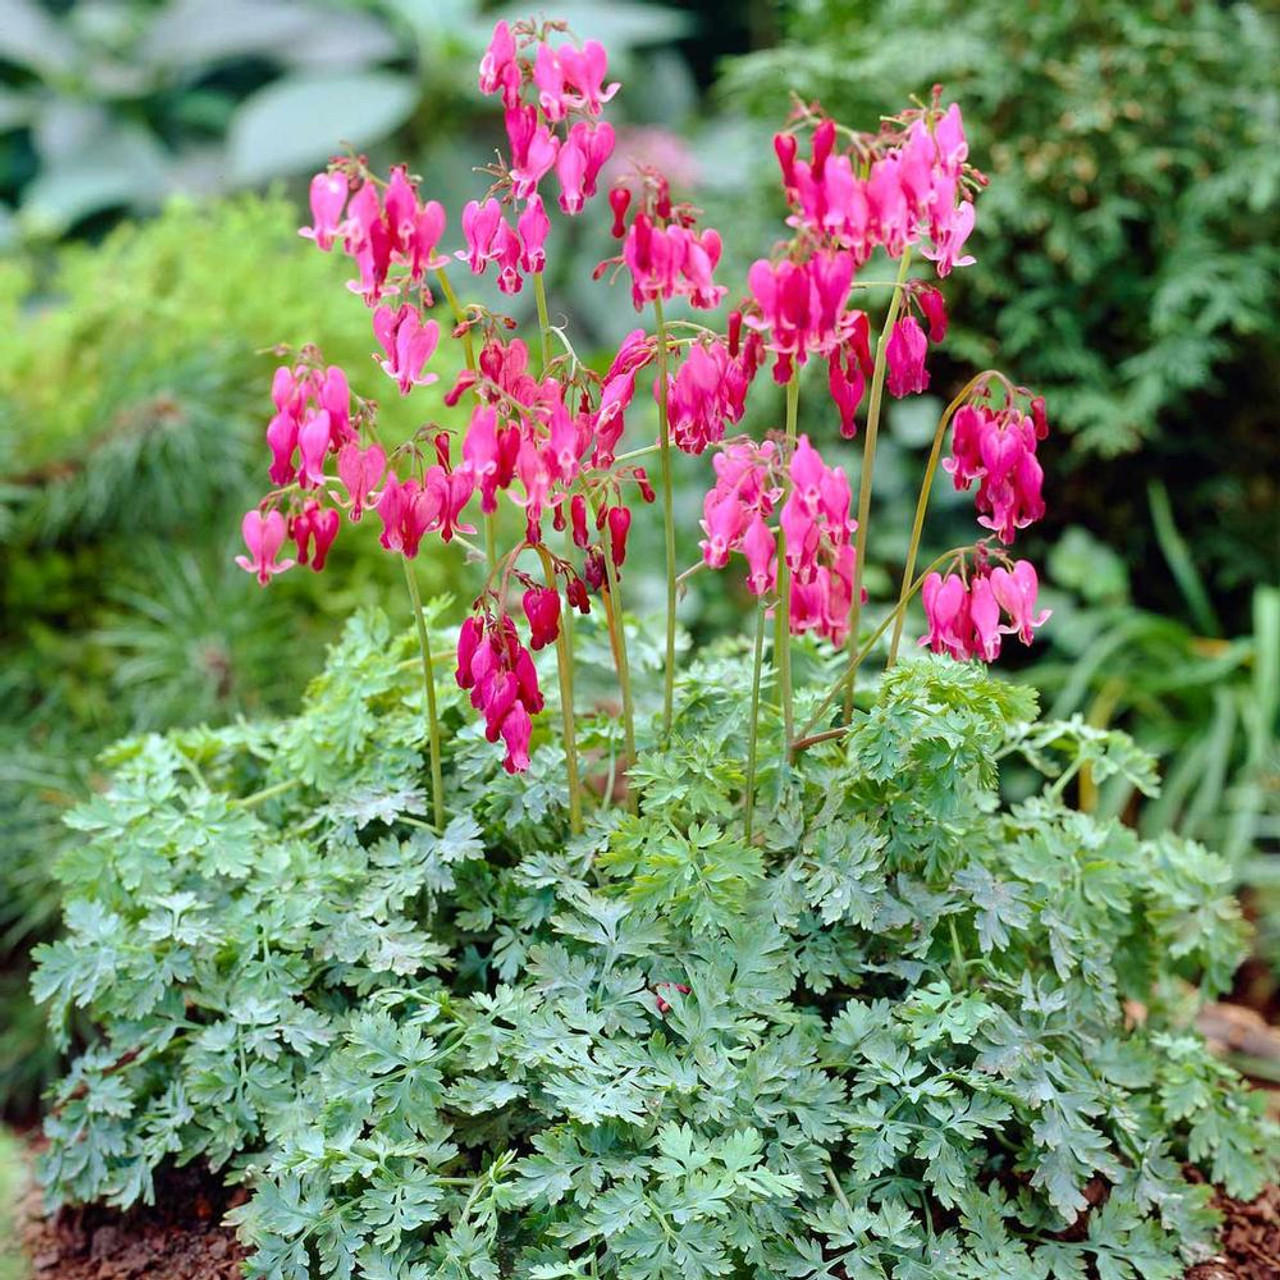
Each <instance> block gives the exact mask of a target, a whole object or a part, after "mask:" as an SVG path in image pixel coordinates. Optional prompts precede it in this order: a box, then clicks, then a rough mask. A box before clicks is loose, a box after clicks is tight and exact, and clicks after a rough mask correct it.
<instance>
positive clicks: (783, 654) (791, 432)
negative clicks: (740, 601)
mask: <svg viewBox="0 0 1280 1280" xmlns="http://www.w3.org/2000/svg"><path fill="white" fill-rule="evenodd" d="M799 416H800V366H799V365H796V366H795V367H794V368H793V369H792V371H791V379H790V381H789V382H788V383H787V452H786V459H787V470H786V472H785V473H784V479H783V490H782V502H783V505H785V504H786V501H787V497H788V495H789V494H790V492H791V458H792V456H793V455H794V453H795V446H796V424H797V422H798V420H799ZM774 620H775V623H776V630H775V644H776V647H777V664H778V688H779V691H780V696H781V698H782V758H783V763H784V764H786V763H789V762H790V759H791V739H792V738H793V737H794V736H795V727H796V726H795V705H794V703H795V699H794V694H793V692H792V687H791V568H790V566H789V565H788V564H787V540H786V535H785V534H784V533H783V532H782V530H781V529H779V530H778V608H777V613H776V615H775V619H774Z"/></svg>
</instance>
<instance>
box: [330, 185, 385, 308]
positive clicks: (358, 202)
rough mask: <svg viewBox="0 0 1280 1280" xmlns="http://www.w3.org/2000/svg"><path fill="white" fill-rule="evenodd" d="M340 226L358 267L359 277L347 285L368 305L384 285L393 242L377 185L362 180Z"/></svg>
mask: <svg viewBox="0 0 1280 1280" xmlns="http://www.w3.org/2000/svg"><path fill="white" fill-rule="evenodd" d="M342 230H343V247H344V248H345V249H346V251H347V253H348V254H349V255H350V256H351V257H353V258H354V259H355V260H356V266H357V267H358V269H359V271H360V279H359V280H358V281H353V282H352V283H351V285H350V286H349V288H351V289H352V290H353V291H354V292H356V293H359V294H361V295H362V296H363V297H364V300H365V302H366V303H367V304H368V305H369V306H371V307H372V306H375V305H376V304H377V302H378V300H379V299H380V298H381V296H382V293H383V289H384V288H385V286H386V282H387V271H388V269H389V268H390V266H391V251H392V243H391V232H390V230H389V229H388V227H387V224H386V221H385V219H384V218H383V216H382V203H381V201H380V200H379V197H378V189H377V187H376V186H374V184H373V183H372V182H366V183H364V185H363V186H361V188H360V189H359V190H358V191H357V192H356V193H355V195H353V196H352V197H351V203H350V204H349V205H348V206H347V219H346V221H345V222H344V223H343V225H342Z"/></svg>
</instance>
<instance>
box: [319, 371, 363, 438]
mask: <svg viewBox="0 0 1280 1280" xmlns="http://www.w3.org/2000/svg"><path fill="white" fill-rule="evenodd" d="M318 398H319V401H320V407H321V408H322V409H324V411H325V412H326V413H327V414H328V415H329V432H330V435H331V437H332V444H333V447H334V448H335V449H336V448H338V446H339V445H343V444H346V442H347V441H348V440H354V439H355V438H356V433H355V431H354V430H353V428H352V426H351V388H350V385H349V384H348V382H347V375H346V373H345V372H344V371H343V369H341V368H340V367H339V366H338V365H336V364H331V365H330V366H329V367H328V368H327V369H326V370H325V371H324V381H323V382H322V383H321V384H320V394H319V397H318Z"/></svg>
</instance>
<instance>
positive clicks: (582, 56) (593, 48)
mask: <svg viewBox="0 0 1280 1280" xmlns="http://www.w3.org/2000/svg"><path fill="white" fill-rule="evenodd" d="M556 60H557V62H558V64H559V70H560V75H561V77H562V78H563V81H564V82H566V84H567V87H569V88H571V89H573V90H576V93H573V94H569V93H565V92H564V90H563V89H562V90H561V95H562V100H563V101H565V102H566V103H568V104H569V105H572V106H574V107H577V108H578V109H579V110H582V111H585V112H586V113H587V114H588V115H592V116H596V115H599V114H600V112H601V110H602V108H603V105H604V104H605V103H606V102H608V101H609V100H610V99H611V98H612V97H613V95H614V94H615V93H617V92H618V89H619V88H620V87H621V86H620V85H618V84H617V83H616V82H615V83H614V84H611V85H609V86H608V88H605V84H604V78H605V75H606V74H607V72H608V70H609V55H608V54H607V53H606V52H605V48H604V46H603V45H602V44H601V43H600V42H599V41H598V40H588V41H586V42H585V43H584V44H583V46H582V49H581V51H579V50H577V49H575V48H574V47H573V46H572V45H564V46H563V47H561V48H560V49H558V50H557V51H556Z"/></svg>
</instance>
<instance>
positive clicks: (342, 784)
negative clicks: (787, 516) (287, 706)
mask: <svg viewBox="0 0 1280 1280" xmlns="http://www.w3.org/2000/svg"><path fill="white" fill-rule="evenodd" d="M449 639H450V637H449V636H447V635H444V634H437V635H436V636H435V641H436V644H437V645H438V646H439V647H440V648H444V647H445V646H446V644H447V643H448V641H449ZM633 642H634V643H635V644H636V646H637V649H638V650H639V649H640V647H641V646H640V645H639V637H633ZM580 644H581V645H582V646H583V648H584V650H585V651H588V652H590V651H591V650H592V649H593V647H594V648H597V649H598V648H600V647H603V644H604V640H603V636H602V635H597V634H595V633H593V632H591V631H590V630H589V629H587V630H586V631H585V633H584V634H583V635H581V636H580ZM605 661H607V659H605ZM810 661H811V662H816V661H817V660H816V658H813V657H812V656H811V658H810ZM416 666H417V664H416V662H415V661H414V659H413V658H412V638H411V637H410V636H403V637H396V636H394V635H393V634H392V633H391V632H390V630H389V627H388V624H387V623H386V621H385V620H384V619H382V618H381V617H380V616H373V615H370V616H364V617H361V618H358V619H356V620H355V621H353V623H352V624H351V625H350V626H349V628H348V632H347V635H346V638H345V639H344V641H343V643H342V644H341V645H340V646H339V647H337V648H336V649H335V650H334V652H333V653H332V654H331V657H330V662H329V665H328V669H327V671H326V672H325V674H324V675H322V676H321V677H319V678H318V679H317V680H316V681H315V682H314V683H313V685H312V687H311V689H310V692H309V694H308V696H307V699H306V703H305V706H304V708H303V710H302V712H301V714H300V715H298V716H297V717H296V718H294V719H291V720H286V721H283V722H280V723H278V724H274V725H238V726H235V727H231V728H227V729H221V730H213V731H210V730H199V731H181V732H175V733H171V734H169V735H167V736H165V737H150V738H145V739H139V740H135V741H133V742H130V743H126V744H123V745H122V746H120V747H118V748H116V749H115V750H114V752H113V753H112V758H111V761H110V763H111V765H112V766H113V768H114V779H113V782H112V784H111V786H110V788H109V790H107V791H106V793H105V794H103V795H102V796H101V797H99V798H97V799H95V800H93V801H92V802H90V803H89V804H87V805H85V806H83V807H81V808H80V809H79V810H78V811H77V812H76V814H75V815H74V818H73V822H74V825H75V827H76V828H77V829H78V830H79V831H81V832H83V833H84V837H85V842H84V844H83V845H82V846H81V847H79V848H76V849H74V850H72V851H70V852H69V853H68V854H67V855H65V857H64V858H63V861H62V863H61V866H60V868H59V873H58V874H59V878H60V880H61V881H62V883H63V886H64V888H65V891H66V894H67V899H68V902H67V924H68V937H67V938H66V939H65V940H64V941H60V942H57V943H55V944H53V945H51V946H48V947H46V948H44V949H43V950H42V953H41V956H40V961H41V963H40V969H39V972H38V976H37V989H38V994H39V995H40V997H41V998H42V999H44V1000H46V1001H48V1003H49V1009H50V1016H51V1020H52V1022H53V1024H54V1025H55V1026H56V1027H63V1026H65V1023H66V1019H67V1017H68V1015H69V1013H70V1012H71V1010H73V1009H80V1010H83V1011H84V1012H85V1013H87V1014H88V1016H89V1017H90V1018H91V1019H92V1021H93V1023H94V1024H95V1026H96V1027H97V1028H98V1029H99V1030H98V1034H97V1035H96V1036H95V1038H94V1040H93V1042H92V1043H90V1044H89V1045H88V1046H87V1047H86V1048H85V1049H84V1051H83V1052H82V1053H81V1054H80V1056H79V1057H78V1058H77V1059H76V1061H75V1063H74V1065H73V1066H72V1068H71V1070H70V1072H69V1073H68V1075H67V1076H66V1078H65V1079H64V1081H63V1082H62V1084H61V1085H60V1086H59V1088H58V1091H57V1096H56V1099H55V1100H54V1107H53V1111H52V1115H51V1118H50V1120H49V1122H48V1133H49V1136H50V1138H51V1140H52V1145H51V1147H50V1150H49V1152H48V1154H47V1156H46V1157H45V1160H44V1174H45V1176H46V1178H47V1179H48V1180H49V1182H50V1184H51V1187H52V1190H53V1193H54V1195H55V1196H57V1197H61V1198H66V1199H71V1200H84V1199H89V1198H98V1197H105V1198H106V1199H108V1200H109V1201H111V1202H113V1203H116V1204H120V1205H127V1204H130V1203H133V1202H135V1201H137V1200H139V1199H144V1198H146V1197H147V1196H148V1195H149V1194H150V1193H151V1189H152V1177H153V1172H154V1171H155V1169H156V1168H157V1167H158V1166H159V1165H160V1164H161V1163H162V1162H164V1161H166V1160H168V1159H172V1158H176V1159H177V1160H178V1161H179V1162H186V1161H191V1160H194V1159H201V1160H205V1161H208V1162H209V1163H210V1164H212V1165H213V1166H215V1167H219V1168H221V1167H225V1168H226V1169H227V1170H228V1171H229V1173H230V1175H231V1176H233V1177H236V1178H242V1179H245V1180H246V1181H247V1182H248V1184H249V1187H250V1188H251V1190H252V1198H251V1200H250V1201H249V1203H248V1204H247V1205H246V1206H245V1207H244V1208H243V1209H241V1210H239V1211H238V1218H239V1222H240V1224H241V1227H242V1232H243V1234H244V1236H245V1238H246V1239H247V1241H248V1242H250V1243H251V1245H252V1246H253V1247H254V1248H255V1249H256V1253H255V1254H254V1258H253V1262H252V1266H251V1272H252V1274H255V1275H260V1276H272V1277H288V1278H289V1280H303V1278H304V1277H307V1276H309V1275H313V1274H321V1275H326V1276H328V1275H335V1276H348V1275H359V1276H363V1277H391V1276H399V1277H407V1276H422V1277H426V1276H429V1275H430V1276H435V1275H439V1276H457V1277H464V1276H493V1277H497V1276H508V1275H510V1276H523V1277H530V1278H533V1277H539V1278H541V1280H550V1278H551V1277H556V1276H573V1275H581V1276H586V1275H592V1276H596V1275H600V1276H615V1275H616V1276H622V1277H635V1278H637V1280H638V1278H641V1277H660V1276H671V1275H674V1274H677V1273H680V1274H682V1275H684V1276H687V1277H690V1278H694V1277H702V1276H719V1275H742V1276H745V1275H793V1276H802V1277H803V1276H814V1277H817V1276H823V1277H834V1276H842V1275H843V1276H895V1277H901V1278H904V1280H905V1278H911V1280H923V1278H924V1277H936V1278H937V1280H943V1278H944V1277H945V1280H956V1278H957V1277H967V1276H972V1277H978V1276H982V1277H991V1276H996V1275H1004V1276H1017V1277H1019V1280H1028V1278H1030V1277H1049V1276H1054V1277H1072V1278H1076V1277H1084V1276H1086V1275H1089V1274H1097V1275H1101V1276H1107V1277H1142V1280H1153V1278H1154V1277H1175V1276H1178V1275H1180V1274H1181V1273H1182V1270H1183V1267H1184V1265H1185V1262H1186V1261H1187V1260H1189V1259H1193V1258H1194V1257H1195V1256H1197V1251H1198V1250H1200V1249H1201V1248H1202V1246H1203V1245H1204V1244H1205V1243H1206V1242H1207V1241H1208V1240H1209V1239H1210V1238H1211V1234H1212V1228H1213V1221H1214V1220H1213V1215H1212V1214H1211V1213H1210V1212H1208V1211H1207V1208H1206V1205H1207V1200H1208V1189H1207V1188H1204V1187H1195V1186H1192V1185H1190V1184H1188V1183H1186V1182H1185V1181H1184V1180H1183V1177H1182V1173H1181V1171H1180V1167H1179V1165H1180V1162H1181V1161H1184V1160H1190V1161H1193V1162H1195V1163H1196V1164H1197V1165H1199V1166H1200V1167H1201V1168H1203V1169H1204V1170H1205V1171H1206V1172H1207V1173H1208V1174H1209V1175H1210V1176H1211V1177H1212V1178H1213V1179H1214V1180H1215V1181H1217V1182H1220V1183H1222V1184H1224V1185H1225V1186H1226V1188H1227V1189H1228V1190H1229V1191H1230V1192H1232V1193H1233V1194H1237V1195H1244V1196H1248V1195H1250V1194H1252V1193H1254V1192H1256V1190H1257V1189H1258V1188H1259V1187H1260V1186H1261V1185H1262V1183H1263V1182H1264V1181H1265V1180H1266V1178H1267V1176H1268V1174H1269V1172H1270V1171H1271V1168H1272V1164H1271V1159H1270V1155H1269V1154H1268V1145H1269V1143H1270V1139H1271V1134H1270V1133H1269V1132H1268V1131H1267V1129H1266V1128H1265V1127H1264V1126H1263V1125H1262V1123H1261V1122H1260V1120H1259V1118H1258V1117H1259V1110H1260V1108H1259V1106H1258V1105H1256V1101H1255V1099H1253V1098H1251V1097H1250V1096H1249V1095H1248V1094H1247V1092H1244V1091H1242V1090H1241V1089H1240V1088H1239V1087H1238V1081H1237V1080H1236V1078H1235V1077H1234V1075H1233V1073H1232V1072H1231V1071H1230V1070H1229V1069H1227V1068H1226V1067H1224V1066H1223V1065H1221V1064H1220V1063H1219V1062H1217V1061H1215V1060H1214V1059H1213V1058H1212V1057H1211V1056H1210V1055H1209V1054H1208V1052H1207V1050H1206V1049H1205V1047H1204V1045H1203V1043H1202V1042H1201V1040H1200V1039H1199V1038H1198V1037H1197V1036H1196V1035H1195V1034H1194V1032H1192V1031H1191V1030H1189V1029H1188V1028H1189V1018H1190V1015H1191V1013H1192V1011H1193V1008H1194V1004H1195V999H1196V996H1197V994H1199V995H1201V996H1203V995H1211V994H1213V993H1214V992H1216V991H1219V990H1221V989H1222V988H1223V986H1224V985H1225V984H1226V982H1227V981H1228V979H1229V977H1230V974H1231V972H1232V970H1233V967H1234V965H1235V964H1236V962H1237V959H1238V957H1239V954H1240V946H1241V941H1242V926H1241V924H1240V921H1239V919H1238V913H1237V909H1236V906H1235V903H1234V902H1233V900H1232V899H1231V898H1230V897H1229V896H1227V895H1226V894H1225V893H1224V881H1225V879H1226V876H1227V871H1226V868H1225V866H1224V864H1223V863H1222V862H1221V861H1220V860H1219V859H1218V858H1216V857H1215V856H1213V855H1212V854H1210V853H1208V852H1206V851H1205V850H1204V849H1203V848H1201V847H1199V846H1197V845H1195V844H1190V843H1184V842H1182V841H1179V840H1176V839H1173V838H1170V837H1166V838H1162V839H1159V840H1154V841H1143V840H1141V839H1139V838H1138V837H1137V836H1136V835H1135V834H1134V833H1132V832H1131V831H1128V830H1126V829H1125V828H1123V827H1121V826H1120V825H1118V824H1116V823H1113V822H1102V821H1099V820H1096V819H1094V818H1092V817H1089V816H1086V815H1082V814H1080V813H1078V812H1075V811H1073V810H1072V809H1070V808H1068V807H1067V806H1066V805H1065V804H1064V803H1063V800H1062V795H1063V793H1064V791H1065V789H1066V783H1067V780H1068V778H1070V777H1071V776H1072V775H1073V774H1074V773H1075V772H1076V771H1077V770H1078V769H1079V768H1080V767H1082V765H1083V764H1084V763H1085V762H1086V761H1087V762H1088V763H1089V764H1090V767H1091V768H1092V771H1093V773H1094V775H1095V776H1097V777H1105V776H1107V775H1108V774H1110V773H1113V772H1115V771H1123V772H1126V773H1128V774H1130V775H1131V776H1132V777H1133V778H1134V779H1135V781H1136V782H1138V783H1139V784H1140V785H1142V786H1144V787H1148V786H1150V785H1151V778H1150V774H1149V762H1148V761H1147V760H1146V759H1145V758H1144V757H1143V756H1142V755H1141V754H1140V753H1138V752H1136V751H1135V750H1134V749H1133V748H1132V746H1131V744H1129V743H1128V741H1127V739H1125V738H1124V737H1123V736H1122V735H1119V734H1106V733H1103V732H1101V731H1097V730H1091V729H1089V728H1087V727H1086V726H1084V725H1082V724H1080V723H1078V722H1077V723H1074V724H1063V725H1048V726H1045V725H1041V726H1036V727H1034V728H1033V727H1031V725H1030V724H1029V722H1030V721H1031V720H1032V718H1033V716H1034V712H1035V706H1034V699H1033V697H1032V695H1031V694H1030V693H1028V692H1027V691H1025V690H1021V689H1018V688H1015V687H1011V686H1009V685H1007V684H1003V683H999V682H997V681H995V680H993V679H991V677H990V676H988V675H987V673H986V671H985V670H984V669H982V668H980V667H978V666H976V665H968V664H957V663H954V662H950V661H948V660H945V659H941V658H932V657H925V658H921V659H918V660H913V661H910V662H905V663H902V664H900V665H899V666H897V667H896V668H895V669H894V670H893V671H892V672H890V673H889V674H888V675H887V676H886V677H885V679H884V681H883V684H882V686H881V689H880V691H879V693H878V695H877V697H876V700H875V702H874V705H873V706H872V707H871V709H870V711H869V713H868V714H867V715H866V716H865V717H862V718H860V720H859V722H858V724H857V726H856V727H855V728H854V730H853V731H852V732H851V733H850V734H849V735H848V737H847V739H846V740H845V741H844V742H842V743H835V744H822V745H819V746H816V747H814V748H811V749H810V750H809V751H807V752H805V753H803V754H802V755H800V756H799V757H798V758H797V762H796V764H795V765H794V766H793V767H791V768H790V769H789V770H787V771H785V773H783V772H782V771H779V770H777V769H776V768H774V767H770V766H769V765H762V769H761V775H760V797H761V798H760V801H759V803H758V807H757V811H756V837H755V839H754V840H753V841H751V842H748V841H747V840H745V839H744V838H743V835H742V822H741V816H742V815H741V809H742V806H741V786H742V779H743V772H744V761H743V758H742V744H743V739H744V728H745V719H746V716H747V714H748V713H747V705H748V697H747V693H748V688H749V682H750V673H751V664H750V661H749V660H748V658H747V657H746V656H744V655H743V654H742V653H740V652H739V651H738V650H737V649H735V648H725V649H722V650H719V651H713V652H711V653H704V654H703V655H702V657H701V658H699V659H698V660H697V661H695V662H694V663H693V664H692V665H691V666H690V667H689V668H688V669H687V670H686V671H685V672H684V673H682V675H681V677H680V680H679V683H678V686H677V690H676V694H677V716H676V724H677V732H676V734H675V736H674V737H673V739H672V740H671V743H670V745H669V747H667V748H666V749H659V748H658V747H657V745H656V744H655V743H653V742H648V743H645V742H643V741H642V743H641V757H640V759H639V761H638V763H637V764H636V765H635V767H634V768H633V770H632V774H631V777H632V781H633V783H634V784H636V786H637V787H638V789H639V812H638V814H632V813H629V812H627V811H626V810H625V809H622V808H619V807H613V808H610V807H608V806H607V805H606V806H605V807H603V808H602V809H601V810H600V811H599V812H597V813H596V814H594V815H593V816H592V817H591V818H590V819H589V820H588V826H587V830H586V832H585V834H583V835H582V836H579V837H572V838H571V837H569V836H568V834H567V833H568V814H567V787H566V781H565V777H564V772H563V761H562V760H561V759H560V757H559V754H558V753H557V752H554V751H546V750H544V751H538V752H536V753H535V755H534V757H533V766H532V768H531V770H530V772H529V773H527V774H524V775H519V776H514V777H513V776H510V775H507V774H506V773H504V772H502V771H501V770H500V769H499V768H498V767H497V762H496V759H495V755H496V753H495V752H494V751H493V748H492V747H491V746H490V745H489V744H488V743H487V742H485V741H484V739H483V737H482V734H481V732H480V731H479V729H478V728H477V727H476V726H474V725H473V724H470V723H469V721H470V715H469V713H468V711H467V709H466V708H465V707H464V705H463V699H464V695H463V694H462V693H461V692H460V691H459V690H458V689H457V688H456V687H455V686H454V684H453V681H452V679H450V678H447V677H445V676H444V673H441V675H442V678H440V679H439V680H438V681H437V687H436V697H437V699H438V703H439V708H440V718H441V720H442V723H443V728H444V734H445V736H444V744H443V746H444V756H443V762H442V763H443V770H444V779H445V787H446V793H447V795H448V808H449V811H450V812H452V813H453V814H455V815H458V816H455V817H454V818H453V819H452V820H451V821H450V822H449V824H448V827H447V829H446V830H445V831H444V833H443V834H437V833H436V832H435V831H433V830H432V829H431V828H430V826H429V825H428V824H427V823H425V822H424V821H423V815H424V813H425V811H426V809H427V801H426V770H425V767H424V753H425V751H426V729H425V722H424V715H423V705H422V704H423V694H422V690H421V684H420V681H419V677H418V673H417V670H416ZM815 687H817V688H821V686H820V685H818V686H815ZM797 701H798V707H799V709H800V710H801V711H804V710H807V709H809V708H810V707H812V706H813V705H815V704H816V701H817V694H816V693H814V692H813V691H812V690H810V689H807V688H806V689H803V690H800V691H798V696H797ZM764 718H765V720H766V722H767V723H768V724H769V726H770V727H771V728H772V729H775V730H776V729H777V727H778V719H777V711H776V709H766V710H765V712H764ZM582 720H583V726H582V727H583V735H584V741H585V742H587V743H588V744H590V743H591V742H593V741H596V740H597V739H595V738H593V734H595V733H596V732H597V731H601V732H602V731H603V730H604V727H605V726H607V724H608V721H609V715H608V712H607V710H601V711H598V712H596V713H594V714H593V715H591V716H586V715H584V716H583V717H582ZM539 732H540V733H541V732H542V731H541V730H540V731H539ZM587 750H588V751H590V750H591V748H590V746H588V748H587ZM1013 753H1018V754H1021V755H1023V756H1025V757H1026V758H1027V759H1029V760H1030V761H1031V762H1032V763H1033V764H1035V765H1036V766H1037V767H1038V768H1040V769H1042V770H1043V771H1044V772H1045V773H1046V774H1047V775H1049V777H1050V778H1051V779H1052V780H1051V781H1048V782H1047V783H1046V786H1045V789H1044V790H1043V791H1042V792H1041V793H1040V794H1037V795H1035V796H1033V797H1031V798H1029V799H1027V800H1025V801H1023V802H1021V803H1019V804H1016V805H1013V806H1005V805H1002V804H1001V803H1000V801H999V799H998V792H997V782H998V764H997V762H998V760H999V759H1000V758H1001V757H1003V756H1005V755H1009V754H1013ZM599 772H600V774H601V775H602V778H603V774H604V772H605V761H604V760H603V759H601V760H600V761H599ZM602 778H601V779H597V781H596V785H597V787H602V786H604V785H605V783H604V781H603V780H602ZM606 794H607V793H606Z"/></svg>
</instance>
